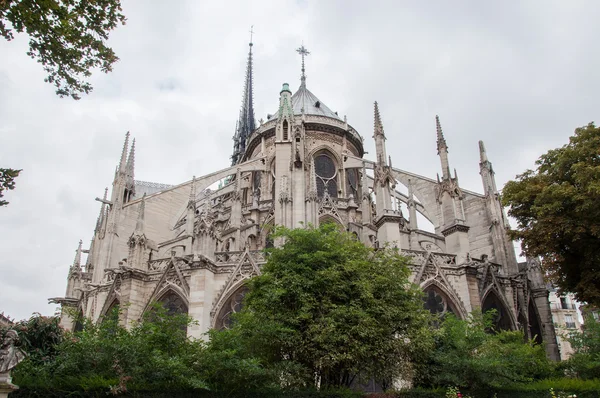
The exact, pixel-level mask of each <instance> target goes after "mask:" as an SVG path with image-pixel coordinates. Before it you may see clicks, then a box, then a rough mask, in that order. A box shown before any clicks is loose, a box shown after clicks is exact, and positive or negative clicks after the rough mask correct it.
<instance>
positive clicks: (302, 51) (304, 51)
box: [296, 43, 310, 87]
mask: <svg viewBox="0 0 600 398" xmlns="http://www.w3.org/2000/svg"><path fill="white" fill-rule="evenodd" d="M296 52H297V53H298V54H300V55H301V56H302V77H301V78H300V80H301V82H302V83H301V85H302V87H304V86H306V75H305V74H304V72H305V69H304V57H306V56H307V55H309V54H310V52H309V51H308V50H307V49H306V47H304V43H302V46H300V47H299V48H298V49H296Z"/></svg>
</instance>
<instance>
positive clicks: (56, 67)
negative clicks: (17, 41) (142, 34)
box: [0, 0, 125, 99]
mask: <svg viewBox="0 0 600 398" xmlns="http://www.w3.org/2000/svg"><path fill="white" fill-rule="evenodd" d="M120 24H125V16H124V15H123V14H121V2H120V0H95V1H88V0H0V36H2V37H4V38H5V39H6V40H9V41H10V40H12V39H13V38H14V32H17V33H23V32H25V33H27V34H28V36H29V51H28V52H27V55H29V56H30V57H31V58H33V59H36V60H37V61H38V62H39V63H40V64H42V66H43V67H44V71H46V73H48V76H47V77H46V79H45V81H47V82H48V83H52V84H54V86H55V87H56V94H57V95H59V96H60V97H65V96H69V97H72V98H73V99H80V94H81V93H85V94H88V93H89V92H90V91H92V85H91V84H90V83H89V81H88V80H87V79H88V78H89V77H90V76H91V74H92V70H93V69H95V68H100V70H101V71H102V72H105V73H108V72H110V71H111V70H112V66H113V64H114V63H115V62H116V61H118V59H119V58H118V57H117V56H116V55H115V53H114V51H113V50H112V49H111V48H110V47H108V46H107V45H106V41H107V40H108V35H109V32H110V31H111V30H113V29H114V28H116V27H117V26H118V25H120Z"/></svg>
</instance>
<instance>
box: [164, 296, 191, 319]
mask: <svg viewBox="0 0 600 398" xmlns="http://www.w3.org/2000/svg"><path fill="white" fill-rule="evenodd" d="M159 301H160V302H161V303H162V305H163V306H164V307H165V308H166V309H167V313H168V314H169V315H173V314H187V313H188V308H187V305H186V304H185V302H184V301H183V299H182V298H181V297H179V295H178V294H176V293H174V292H171V291H169V292H167V293H166V294H165V295H164V296H162V298H161V299H160V300H159Z"/></svg>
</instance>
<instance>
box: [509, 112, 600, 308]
mask: <svg viewBox="0 0 600 398" xmlns="http://www.w3.org/2000/svg"><path fill="white" fill-rule="evenodd" d="M536 164H537V166H538V167H537V169H536V170H535V171H533V170H527V171H526V172H525V173H523V174H521V175H518V176H517V178H516V180H514V181H509V182H508V183H507V184H506V185H505V186H504V189H503V191H502V196H503V203H504V204H505V205H507V206H510V209H509V212H508V214H509V215H510V216H512V217H514V218H515V219H516V220H517V225H518V228H517V229H516V230H512V231H510V234H511V237H512V238H513V239H520V240H521V244H522V248H523V251H524V253H525V254H526V255H527V256H531V257H538V256H539V257H541V258H542V265H543V266H544V268H545V270H546V271H547V273H548V275H549V277H550V278H551V280H552V282H553V283H555V284H556V285H557V286H558V287H559V288H560V289H562V290H564V291H568V292H573V293H575V294H576V296H577V299H578V300H580V301H585V302H588V303H592V304H595V305H597V306H598V305H600V206H599V205H598V204H599V203H600V129H599V128H597V127H596V126H594V124H593V123H590V124H589V125H587V126H585V127H581V128H578V129H576V130H575V135H574V136H572V137H571V138H570V140H569V143H568V144H567V145H565V146H563V147H562V148H558V149H553V150H550V151H548V152H547V153H546V154H544V155H542V156H541V157H540V158H539V159H538V160H537V161H536Z"/></svg>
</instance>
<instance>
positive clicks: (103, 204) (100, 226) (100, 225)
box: [96, 187, 108, 232]
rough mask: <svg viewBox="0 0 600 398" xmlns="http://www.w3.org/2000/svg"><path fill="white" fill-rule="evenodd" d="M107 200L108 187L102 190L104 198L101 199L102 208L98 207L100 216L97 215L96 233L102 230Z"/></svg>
mask: <svg viewBox="0 0 600 398" xmlns="http://www.w3.org/2000/svg"><path fill="white" fill-rule="evenodd" d="M107 198H108V187H106V188H104V197H103V198H102V206H100V214H98V219H97V220H96V232H98V231H100V228H102V223H103V222H104V213H105V209H106V200H107Z"/></svg>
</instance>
